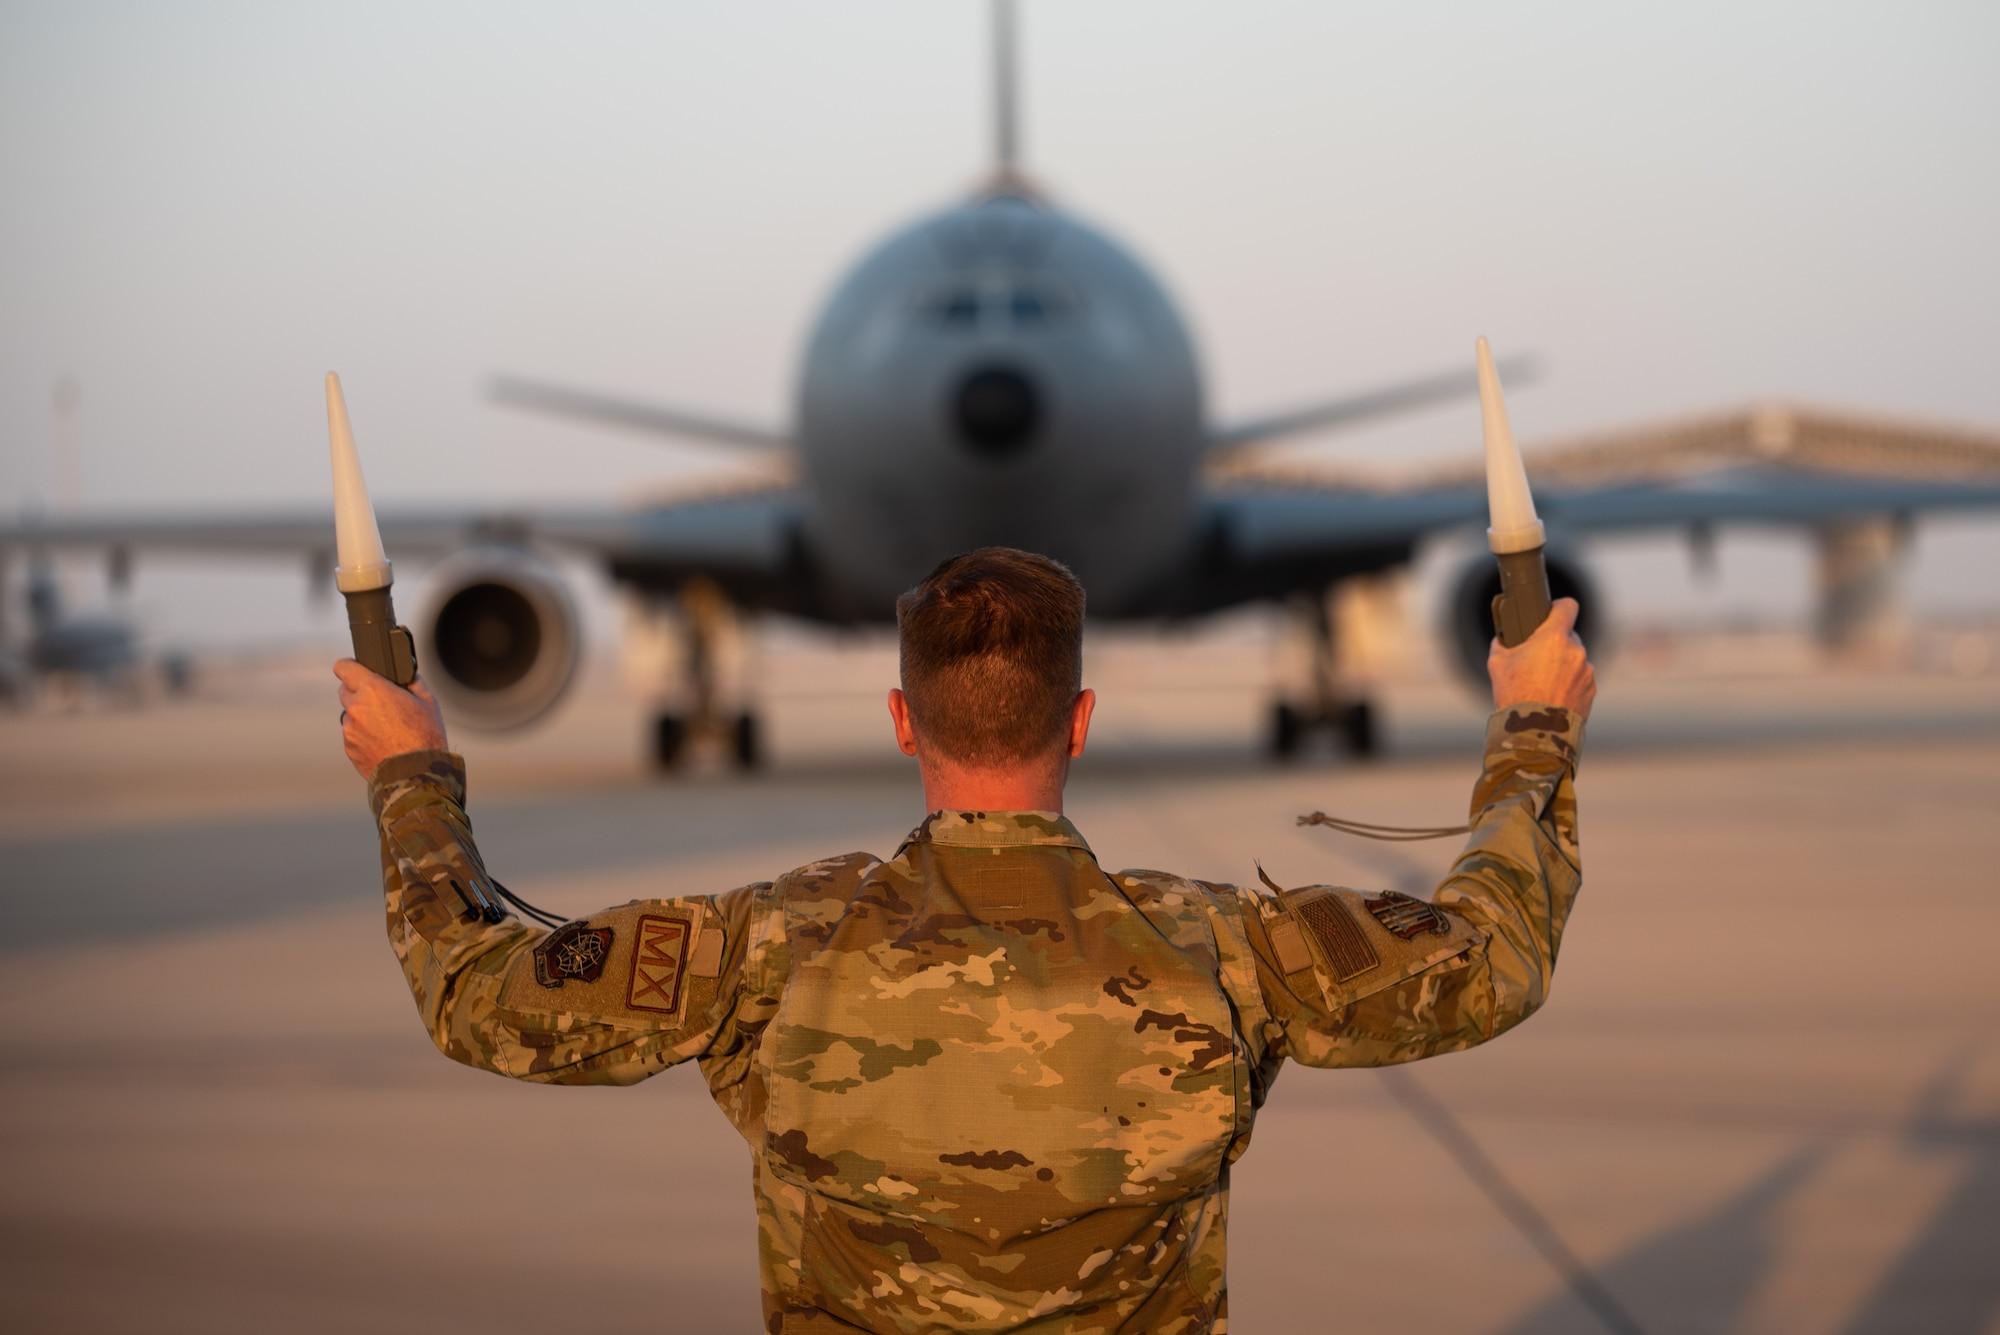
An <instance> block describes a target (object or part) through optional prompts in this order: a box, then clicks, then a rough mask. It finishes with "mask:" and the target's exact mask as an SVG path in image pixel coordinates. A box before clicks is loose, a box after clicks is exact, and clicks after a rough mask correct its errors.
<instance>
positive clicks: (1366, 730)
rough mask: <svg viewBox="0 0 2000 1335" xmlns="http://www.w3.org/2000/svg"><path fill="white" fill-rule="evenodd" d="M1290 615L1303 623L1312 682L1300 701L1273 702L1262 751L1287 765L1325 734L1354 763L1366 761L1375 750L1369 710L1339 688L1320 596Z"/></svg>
mask: <svg viewBox="0 0 2000 1335" xmlns="http://www.w3.org/2000/svg"><path fill="white" fill-rule="evenodd" d="M1294 613H1295V615H1297V616H1299V618H1300V619H1301V620H1302V621H1303V622H1304V623H1305V627H1304V628H1305V630H1306V633H1307V638H1308V640H1309V642H1310V643H1311V645H1312V682H1311V686H1310V693H1309V698H1308V699H1307V700H1305V701H1291V700H1279V701H1278V702H1277V703H1275V704H1273V705H1272V706H1271V722H1270V732H1269V734H1268V736H1267V739H1266V741H1267V745H1268V746H1269V747H1270V751H1271V754H1272V755H1273V756H1274V757H1276V758H1277V759H1279V760H1289V759H1291V758H1292V757H1294V756H1296V755H1298V754H1299V752H1300V751H1302V750H1303V749H1304V748H1305V746H1306V744H1307V742H1309V741H1310V740H1311V738H1312V734H1313V733H1314V732H1317V731H1325V732H1328V733H1330V734H1332V736H1333V737H1334V739H1335V740H1336V741H1337V742H1338V743H1339V744H1340V745H1341V746H1342V748H1343V749H1345V750H1346V751H1347V753H1348V754H1349V755H1352V756H1354V757H1356V758H1358V759H1363V760H1365V759H1367V758H1369V757H1371V756H1374V755H1376V754H1377V753H1378V752H1379V751H1380V749H1381V736H1380V734H1379V732H1378V731H1377V729H1376V726H1375V710H1374V707H1373V706H1372V705H1370V704H1369V703H1368V701H1367V700H1365V699H1360V698H1357V697H1355V696H1352V695H1350V694H1348V693H1347V692H1346V691H1344V690H1343V689H1342V688H1341V684H1340V671H1339V667H1340V665H1339V660H1338V658H1337V656H1336V655H1335V653H1334V637H1333V613H1332V610H1331V609H1330V608H1329V606H1328V598H1327V593H1326V591H1325V590H1321V591H1318V592H1316V593H1314V594H1313V595H1311V596H1310V597H1309V598H1301V599H1300V600H1299V601H1298V602H1297V603H1295V604H1294Z"/></svg>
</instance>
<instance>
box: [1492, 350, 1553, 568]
mask: <svg viewBox="0 0 2000 1335" xmlns="http://www.w3.org/2000/svg"><path fill="white" fill-rule="evenodd" d="M1478 350H1479V421H1480V425H1481V426H1482V427H1484V428H1485V433H1486V508H1487V514H1488V524H1489V525H1490V527H1488V528H1487V530H1486V541H1487V545H1489V546H1490V547H1491V548H1492V549H1493V552H1494V554H1495V555H1496V556H1505V555H1507V554H1508V553H1510V552H1525V551H1528V550H1530V549H1532V548H1535V547H1540V546H1542V545H1543V544H1544V543H1545V542H1546V541H1547V536H1548V535H1547V533H1546V531H1545V530H1544V529H1543V528H1542V521H1541V520H1540V519H1539V518H1537V517H1536V515H1535V497H1534V493H1532V492H1530V491H1529V490H1528V470H1527V469H1526V468H1524V467H1522V465H1521V451H1520V449H1519V448H1518V447H1517V446H1516V445H1515V444H1514V431H1513V428H1512V427H1510V426H1508V425H1507V400H1506V399H1504V398H1503V397H1501V394H1500V373H1499V372H1498V371H1495V370H1494V369H1493V350H1492V349H1491V348H1489V347H1487V346H1486V340H1485V339H1483V338H1482V339H1480V340H1479V344H1478Z"/></svg>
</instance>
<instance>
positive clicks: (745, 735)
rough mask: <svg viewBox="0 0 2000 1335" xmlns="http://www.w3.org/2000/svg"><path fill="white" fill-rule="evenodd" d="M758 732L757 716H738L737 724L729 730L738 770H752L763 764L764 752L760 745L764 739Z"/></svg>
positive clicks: (732, 751) (732, 754) (733, 755)
mask: <svg viewBox="0 0 2000 1335" xmlns="http://www.w3.org/2000/svg"><path fill="white" fill-rule="evenodd" d="M758 732H759V729H758V727H757V716H756V715H755V714H738V715H737V716H736V723H735V725H734V726H732V727H731V728H730V730H729V742H730V754H731V756H732V757H733V758H734V759H735V761H736V768H738V769H744V770H751V769H756V768H757V767H758V766H759V765H761V764H762V763H763V760H764V755H763V750H762V748H761V746H760V745H759V744H760V743H761V741H762V740H763V739H762V738H761V737H759V736H758Z"/></svg>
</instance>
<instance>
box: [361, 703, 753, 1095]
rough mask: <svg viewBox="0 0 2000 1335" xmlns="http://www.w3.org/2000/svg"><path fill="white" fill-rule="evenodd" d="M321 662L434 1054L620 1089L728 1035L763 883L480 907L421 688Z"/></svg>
mask: <svg viewBox="0 0 2000 1335" xmlns="http://www.w3.org/2000/svg"><path fill="white" fill-rule="evenodd" d="M337 671H339V673H340V676H341V682H342V690H341V703H342V705H343V706H344V708H345V713H344V717H343V721H342V725H343V732H344V735H345V740H346V745H347V753H348V757H349V759H350V760H352V761H353V762H354V765H355V768H356V769H357V770H361V771H362V772H363V773H364V774H365V775H366V776H367V777H368V780H369V784H368V798H369V804H370V807H371V809H372V810H373V811H374V813H375V819H376V823H377V827H378V829H379V832H380V836H381V847H382V884H383V890H384V894H385V896H386V910H387V918H388V931H389V941H390V944H391V945H392V946H393V947H394V948H395V951H396V958H397V959H398V961H400V962H401V964H402V966H403V974H404V977H405V978H406V979H407V980H408V982H409V985H410V992H411V994H412V996H414V997H415V999H416V1003H417V1011H418V1013H419V1015H420V1016H421V1017H422V1019H423V1022H424V1027H425V1029H426V1030H427V1031H428V1032H429V1033H430V1036H431V1039H432V1041H433V1042H435V1043H436V1044H437V1046H438V1048H439V1050H440V1051H442V1052H443V1053H444V1054H445V1055H446V1056H449V1057H451V1058H452V1059H453V1060H455V1061H459V1062H463V1063H465V1064H466V1065H468V1066H476V1067H480V1068H482V1069H484V1070H489V1071H494V1072H497V1073H499V1074H501V1075H507V1076H512V1077H514V1078H516V1079H521V1080H533V1081H538V1082H546V1083H556V1084H621V1085H622V1084H634V1083H636V1082H638V1081H640V1080H643V1079H645V1078H646V1077H647V1076H649V1075H653V1074H655V1073H656V1072H658V1071H661V1070H663V1069H665V1068H666V1067H667V1066H670V1065H672V1064H674V1063H675V1062H679V1061H683V1060H686V1059H687V1058H690V1057H701V1056H717V1055H720V1054H722V1053H723V1052H724V1051H726V1050H728V1049H729V1048H730V1047H731V1046H732V1045H733V1044H734V1042H735V1038H736V1034H737V1032H738V1026H737V1017H736V1014H735V1011H736V1004H737V1002H738V1001H739V1000H740V999H741V993H742V990H743V989H742V978H743V961H744V957H745V943H746V942H747V940H748V938H749V936H750V923H751V921H752V919H753V918H754V917H755V916H756V913H757V910H758V907H759V905H760V903H761V901H762V898H763V897H762V895H761V893H760V892H761V891H762V890H763V889H764V887H759V886H750V887H745V888H744V889H742V890H737V891H732V892H731V893H729V894H727V895H721V896H715V897H708V896H701V897H695V898H687V899H673V900H648V901H636V902H634V903H632V904H628V905H625V906H623V907H620V908H616V909H610V910H606V911H604V912H601V913H595V914H592V915H590V916H589V917H588V918H583V919H579V920H577V921H576V922H573V923H568V924H565V925H564V926H563V927H562V928H559V929H557V930H556V931H554V932H549V931H545V930H543V929H542V928H540V927H537V926H533V925H531V924H528V923H524V922H522V921H521V920H520V919H518V918H516V917H514V916H512V915H511V914H504V915H503V914H500V913H497V912H491V913H489V912H483V911H482V909H483V907H484V906H486V905H499V904H502V903H503V902H504V901H502V900H501V898H500V896H499V895H498V894H497V893H495V891H494V889H493V881H492V878H491V876H490V875H489V874H488V873H487V871H486V867H485V863H484V862H483V860H482V859H481V857H480V853H479V849H478V846H477V845H476V844H475V843H474V842H473V837H472V825H471V822H470V820H469V819H468V818H467V816H466V814H465V769H464V762H463V761H462V760H460V758H459V757H458V756H456V755H453V754H451V753H450V752H448V751H446V750H444V749H443V748H444V742H445V738H444V728H443V724H442V722H441V721H440V720H439V719H438V717H437V713H436V704H435V702H434V701H432V699H431V697H430V693H429V692H428V691H426V690H424V689H423V687H422V683H421V682H418V683H416V684H415V686H414V688H413V689H412V690H409V691H405V690H403V689H402V688H401V687H398V686H395V685H393V684H391V683H389V682H387V681H385V680H383V679H382V678H380V677H377V676H376V675H375V674H373V673H371V672H368V671H367V670H366V669H364V668H361V667H359V666H358V665H355V664H352V663H342V664H341V665H340V667H339V668H338V669H337ZM364 767H365V768H364ZM495 918H497V919H498V921H494V919H495Z"/></svg>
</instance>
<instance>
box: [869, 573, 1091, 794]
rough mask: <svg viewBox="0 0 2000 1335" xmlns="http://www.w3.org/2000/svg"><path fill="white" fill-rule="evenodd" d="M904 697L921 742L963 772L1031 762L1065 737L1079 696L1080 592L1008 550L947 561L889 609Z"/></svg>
mask: <svg viewBox="0 0 2000 1335" xmlns="http://www.w3.org/2000/svg"><path fill="white" fill-rule="evenodd" d="M896 625H897V628H898V629H899V630H900V631H901V632H902V668H903V694H904V695H905V696H907V697H908V698H909V702H910V716H911V718H912V719H914V720H915V722H916V726H917V729H918V731H919V732H921V733H922V734H923V737H924V740H925V741H926V742H928V743H929V744H930V745H932V746H934V747H936V748H937V749H938V750H939V751H940V752H942V753H943V754H944V755H945V756H946V757H947V758H948V759H951V760H954V761H957V762H958V763H959V764H962V765H994V764H1004V763H1006V762H1009V761H1020V760H1027V759H1030V758H1032V757H1034V756H1039V755H1041V754H1043V753H1044V752H1046V751H1048V750H1049V749H1051V748H1052V747H1053V746H1054V745H1055V744H1056V742H1057V740H1058V739H1059V738H1061V737H1062V736H1063V734H1064V733H1065V732H1066V731H1067V730H1068V728H1069V721H1070V714H1071V710H1072V708H1073V707H1074V706H1075V704H1076V697H1077V692H1078V691H1080V690H1081V689H1082V688H1083V585H1081V584H1079V583H1077V581H1076V576H1075V575H1072V574H1070V573H1069V570H1068V569H1067V568H1066V567H1064V566H1063V565H1062V564H1061V563H1059V562H1056V561H1051V560H1050V559H1049V558H1048V557H1046V556H1037V555H1035V554H1034V553H1033V552H1022V551H1016V550H1015V549H1014V548H1012V547H981V548H980V549H979V550H978V551H972V552H966V553H965V554H964V555H962V556H954V557H951V558H950V559H949V560H947V561H945V562H944V563H943V564H942V565H940V566H938V568H937V569H936V570H933V571H931V573H930V574H929V575H928V576H926V577H925V578H924V581H923V582H922V583H921V584H919V585H917V586H916V587H915V588H914V589H911V590H910V591H909V592H908V593H906V594H904V595H903V596H902V597H900V598H898V599H897V600H896Z"/></svg>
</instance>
